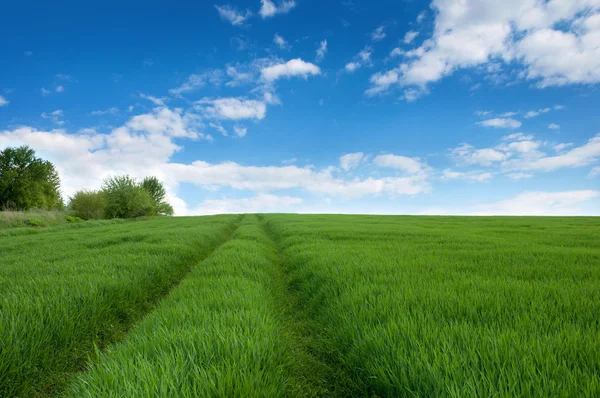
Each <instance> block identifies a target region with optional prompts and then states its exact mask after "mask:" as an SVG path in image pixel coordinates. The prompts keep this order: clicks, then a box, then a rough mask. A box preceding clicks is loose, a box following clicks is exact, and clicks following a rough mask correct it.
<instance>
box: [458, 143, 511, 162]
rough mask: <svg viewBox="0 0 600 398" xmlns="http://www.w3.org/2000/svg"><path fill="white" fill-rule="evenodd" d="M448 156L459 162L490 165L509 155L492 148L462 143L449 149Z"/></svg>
mask: <svg viewBox="0 0 600 398" xmlns="http://www.w3.org/2000/svg"><path fill="white" fill-rule="evenodd" d="M450 156H451V157H452V158H453V159H454V160H455V161H457V162H458V163H460V164H465V165H480V166H491V165H493V164H495V163H499V162H501V161H503V160H506V159H507V158H508V157H509V155H507V154H506V153H504V152H501V151H499V150H496V149H493V148H484V149H476V148H474V147H473V146H471V145H469V144H462V145H461V146H459V147H458V148H454V149H452V150H451V151H450Z"/></svg>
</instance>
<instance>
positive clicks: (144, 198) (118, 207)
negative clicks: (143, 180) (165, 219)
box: [102, 175, 156, 218]
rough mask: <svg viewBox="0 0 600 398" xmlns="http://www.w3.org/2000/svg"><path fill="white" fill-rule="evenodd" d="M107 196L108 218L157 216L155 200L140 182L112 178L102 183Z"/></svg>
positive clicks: (106, 213)
mask: <svg viewBox="0 0 600 398" xmlns="http://www.w3.org/2000/svg"><path fill="white" fill-rule="evenodd" d="M102 191H104V193H105V195H106V203H107V204H106V211H105V217H106V218H135V217H142V216H152V215H155V214H156V206H155V203H154V200H153V199H152V197H151V196H150V194H149V193H148V192H146V190H144V189H143V188H142V187H141V186H140V185H139V184H138V182H137V181H136V180H135V179H134V178H132V177H130V176H128V175H123V176H116V177H110V178H107V179H106V180H104V182H103V183H102Z"/></svg>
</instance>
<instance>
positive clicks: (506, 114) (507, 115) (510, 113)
mask: <svg viewBox="0 0 600 398" xmlns="http://www.w3.org/2000/svg"><path fill="white" fill-rule="evenodd" d="M517 115H518V112H504V113H503V114H501V115H500V117H513V116H517Z"/></svg>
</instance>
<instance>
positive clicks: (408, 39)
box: [404, 30, 419, 44]
mask: <svg viewBox="0 0 600 398" xmlns="http://www.w3.org/2000/svg"><path fill="white" fill-rule="evenodd" d="M418 35H419V32H417V31H415V30H410V31H408V32H406V34H405V35H404V44H410V43H412V42H413V41H414V40H415V39H416V38H417V36H418Z"/></svg>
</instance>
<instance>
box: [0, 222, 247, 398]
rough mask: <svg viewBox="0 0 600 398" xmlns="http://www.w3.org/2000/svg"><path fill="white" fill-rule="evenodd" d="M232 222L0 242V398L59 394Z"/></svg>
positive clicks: (136, 226)
mask: <svg viewBox="0 0 600 398" xmlns="http://www.w3.org/2000/svg"><path fill="white" fill-rule="evenodd" d="M238 218H239V217H237V216H219V217H209V218H202V219H195V218H178V219H166V218H162V219H155V220H148V221H141V222H129V223H97V224H91V225H90V226H89V227H85V228H83V227H79V226H73V227H74V228H67V227H56V228H50V229H44V230H35V231H32V233H31V234H29V233H28V234H24V233H23V234H6V235H3V236H0V259H1V261H0V342H1V343H0V396H6V397H11V396H32V395H35V394H37V393H41V392H46V393H47V392H51V391H53V390H56V389H60V388H62V387H63V386H64V384H65V383H66V381H67V380H68V378H69V375H70V373H71V372H73V371H74V370H77V369H81V368H82V366H83V365H84V364H85V362H86V360H87V358H88V356H89V355H92V356H93V353H94V347H95V346H99V347H102V346H104V345H106V344H107V343H110V342H112V341H114V340H115V339H117V338H119V337H120V336H122V334H123V333H124V331H125V330H127V329H128V328H129V327H130V326H131V324H132V323H133V322H135V321H136V320H137V319H139V317H140V316H141V315H142V314H144V313H145V312H147V311H148V310H150V309H151V308H152V307H153V305H154V303H155V302H156V301H157V300H158V299H159V298H160V297H162V296H163V295H164V294H165V293H166V292H167V291H168V290H169V288H170V287H171V286H172V285H173V284H174V283H176V282H177V281H179V280H180V279H181V278H183V277H184V275H185V274H186V273H187V272H188V271H189V269H190V268H191V267H192V266H193V265H194V264H195V263H196V262H197V261H199V260H201V259H202V258H203V257H204V256H206V255H208V254H209V253H210V251H211V250H213V249H214V248H215V247H216V245H218V244H219V242H220V241H221V240H222V239H225V238H226V236H227V235H228V234H230V233H231V232H232V228H233V227H234V224H235V223H236V220H237V219H238ZM86 224H87V223H86ZM86 224H82V225H86ZM33 232H35V233H33Z"/></svg>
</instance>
